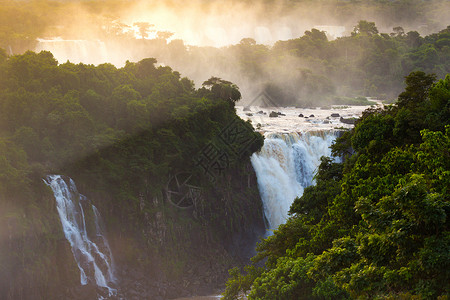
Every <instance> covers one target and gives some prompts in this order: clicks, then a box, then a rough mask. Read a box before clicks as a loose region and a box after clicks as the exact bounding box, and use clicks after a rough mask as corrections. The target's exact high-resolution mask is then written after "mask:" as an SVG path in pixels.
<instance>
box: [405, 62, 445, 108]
mask: <svg viewBox="0 0 450 300" xmlns="http://www.w3.org/2000/svg"><path fill="white" fill-rule="evenodd" d="M435 80H436V75H434V74H425V73H424V72H422V71H416V72H412V73H411V74H409V75H408V76H406V77H405V83H406V88H405V91H404V92H403V93H401V94H400V95H399V96H398V102H397V104H398V107H400V108H402V107H408V108H410V107H412V106H417V105H419V104H421V103H423V102H425V101H426V100H427V99H428V91H429V89H430V88H431V85H432V84H433V82H434V81H435Z"/></svg>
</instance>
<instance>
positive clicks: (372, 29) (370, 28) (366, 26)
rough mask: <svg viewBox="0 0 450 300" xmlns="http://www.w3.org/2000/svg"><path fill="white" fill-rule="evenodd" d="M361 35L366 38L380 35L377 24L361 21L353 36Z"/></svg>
mask: <svg viewBox="0 0 450 300" xmlns="http://www.w3.org/2000/svg"><path fill="white" fill-rule="evenodd" d="M359 34H360V35H366V36H372V35H375V34H378V29H377V27H376V26H375V22H368V21H366V20H361V21H359V22H358V24H357V25H356V26H355V27H354V29H353V32H352V36H354V35H359Z"/></svg>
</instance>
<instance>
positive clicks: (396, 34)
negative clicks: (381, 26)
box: [391, 26, 405, 37]
mask: <svg viewBox="0 0 450 300" xmlns="http://www.w3.org/2000/svg"><path fill="white" fill-rule="evenodd" d="M392 31H393V32H392V33H391V36H393V37H402V36H405V30H403V27H401V26H397V27H394V28H392Z"/></svg>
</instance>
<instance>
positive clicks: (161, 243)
mask: <svg viewBox="0 0 450 300" xmlns="http://www.w3.org/2000/svg"><path fill="white" fill-rule="evenodd" d="M191 2H192V3H191V4H192V7H191V8H189V9H188V8H187V7H185V5H181V4H179V3H178V4H177V2H176V1H135V0H131V1H123V0H113V1H109V0H108V1H106V0H104V1H82V0H73V1H69V0H67V1H63V0H54V1H50V0H31V1H21V0H14V1H9V0H0V298H2V299H3V298H5V299H8V300H10V299H77V298H78V299H80V298H85V299H91V298H99V297H103V296H105V295H106V294H104V293H103V292H104V291H99V290H96V288H97V287H95V286H94V285H93V284H91V283H89V284H88V285H87V286H80V270H79V269H78V267H77V265H76V263H75V261H74V255H73V253H72V252H71V249H70V248H69V246H68V245H67V244H68V243H67V241H66V239H65V237H64V234H63V232H62V229H61V222H60V220H59V219H58V214H57V211H56V207H55V198H54V196H53V194H52V191H51V189H50V188H49V187H48V186H47V185H46V184H45V183H44V181H43V179H44V178H45V177H46V176H47V175H49V174H61V175H63V176H64V177H65V178H68V177H70V178H73V180H74V182H76V184H77V187H78V189H79V191H80V193H82V194H84V195H86V196H87V198H86V199H89V200H88V201H90V202H92V203H95V206H96V207H98V210H99V211H100V212H101V214H102V216H103V219H104V221H105V225H106V228H107V229H108V230H107V231H108V232H107V233H108V239H109V240H110V243H111V248H112V252H113V254H114V257H115V260H116V263H117V270H116V271H117V273H116V276H117V277H118V279H119V281H118V282H119V283H118V284H117V286H115V288H117V289H118V291H119V293H118V295H117V296H118V297H119V298H120V297H122V298H124V299H132V298H133V297H134V298H140V299H172V298H176V297H180V296H190V295H196V294H197V295H198V294H212V293H218V290H217V289H218V288H221V287H223V283H224V282H225V281H226V279H227V278H228V270H229V269H230V271H229V275H230V276H229V281H228V283H227V286H226V290H225V291H224V297H225V299H239V298H243V297H247V298H248V299H350V298H359V299H370V298H380V299H382V298H383V299H384V298H386V299H397V298H405V299H410V298H412V299H447V298H448V295H449V294H450V286H449V277H450V276H449V275H450V274H449V272H450V271H449V270H450V256H449V253H450V235H449V220H448V213H449V211H450V204H449V203H450V202H449V201H450V198H449V195H450V191H449V187H450V154H449V149H450V123H449V121H450V75H448V74H449V73H450V26H447V25H448V20H449V17H450V16H449V12H450V10H448V5H449V4H448V0H429V1H422V0H394V1H385V0H369V1H353V0H352V1H346V0H322V1H312V0H295V1H292V0H283V1H275V0H260V1H257V2H255V1H249V0H234V1H225V0H219V1H206V0H195V1H191ZM180 3H181V2H180ZM153 11H155V14H154V15H152V14H151V13H152V12H153ZM158 13H161V16H160V17H159V18H156V15H157V14H158ZM139 14H141V16H140V17H138V18H136V19H133V18H132V17H130V16H134V15H139ZM145 14H149V15H150V16H151V17H155V18H154V22H153V19H152V18H150V17H149V18H147V19H145V18H144V17H143V16H142V15H145ZM280 16H283V18H280ZM239 18H240V19H245V20H247V21H248V24H244V25H245V26H244V25H242V26H243V27H242V28H240V27H236V26H240V25H241V24H240V23H236V24H238V25H234V24H233V22H234V21H235V20H238V19H239ZM161 20H162V21H161ZM173 20H176V21H179V22H173ZM216 20H219V21H220V22H218V23H217V24H216V23H215V21H216ZM161 22H162V23H161ZM164 22H167V24H171V25H173V24H174V23H177V26H179V27H173V28H171V27H170V26H169V25H168V26H169V27H164V26H163V23H164ZM446 22H447V23H446ZM180 24H181V25H180ZM320 24H325V25H330V26H344V27H345V32H344V33H343V34H344V35H343V36H341V37H337V38H336V37H334V36H332V34H331V32H326V31H321V30H319V29H315V28H314V26H315V25H320ZM233 26H235V27H233ZM183 27H186V28H183ZM236 28H238V29H239V30H238V31H237V32H238V34H236ZM255 28H259V29H261V28H262V29H261V30H263V31H262V32H264V33H269V34H265V35H267V36H269V35H270V33H272V34H273V35H271V37H272V40H267V41H260V40H258V38H257V37H256V36H253V34H254V33H255V32H256V31H255ZM279 28H282V29H286V28H287V29H289V30H288V31H290V35H291V36H290V37H287V38H279V37H278V35H277V34H275V33H276V30H277V29H279ZM184 29H186V30H190V33H193V32H194V33H195V34H191V36H189V35H185V36H183V35H182V34H180V32H177V30H184ZM208 29H209V30H212V32H213V34H212V35H214V36H213V37H211V34H210V35H209V36H208V34H205V32H207V31H208ZM213 29H214V30H216V31H214V30H213ZM240 29H242V30H243V31H244V32H245V34H248V36H249V37H246V38H242V32H241V31H240ZM233 30H234V31H235V32H234V33H233ZM217 32H218V33H220V34H221V35H220V36H218V35H217ZM184 33H186V32H184ZM237 35H239V36H240V37H239V39H237V40H235V36H237ZM244 36H246V35H244ZM56 37H60V40H61V41H62V43H61V44H58V45H59V46H60V48H62V49H64V47H65V46H64V45H66V46H67V47H69V48H70V47H72V46H73V45H74V44H77V45H81V46H80V47H84V46H85V44H84V42H86V41H95V45H96V46H101V47H102V49H100V50H101V51H104V52H105V57H107V58H108V59H111V60H112V58H114V59H115V61H111V62H108V63H100V64H98V65H94V64H86V63H74V62H70V61H65V60H64V61H59V62H58V61H57V59H56V58H55V56H54V55H55V54H52V53H51V52H49V51H41V52H40V51H34V50H36V49H38V48H39V47H43V44H45V41H44V40H45V39H48V40H50V41H51V40H52V39H54V38H56ZM192 37H194V38H192ZM189 38H192V39H191V40H189ZM214 38H217V39H218V40H220V38H223V41H222V40H221V41H220V43H219V42H218V43H217V44H214V42H215V41H214ZM48 40H47V41H48ZM79 49H81V48H78V50H79ZM78 50H77V51H78ZM85 50H86V49H85ZM95 51H99V49H94V50H93V49H89V51H85V52H86V53H88V55H91V56H95V55H94V52H95ZM78 52H80V53H82V52H83V51H78ZM77 54H78V53H77ZM169 66H171V67H169ZM172 68H173V69H172ZM175 70H177V71H175ZM222 78H223V79H222ZM405 79H406V81H405ZM405 83H406V88H405ZM261 95H263V96H264V97H267V98H269V99H270V100H271V102H272V104H274V105H275V106H297V107H311V106H314V107H318V106H329V105H331V104H338V105H368V104H370V103H372V102H369V101H367V99H366V98H367V97H376V98H378V99H382V100H386V101H385V103H386V105H385V106H384V107H383V108H379V109H378V108H377V109H375V108H371V109H369V110H366V111H365V112H364V113H363V115H362V117H361V118H360V119H359V120H358V121H356V124H355V127H354V128H353V129H352V130H349V131H345V132H344V131H343V132H342V135H341V136H340V137H339V138H338V139H337V141H336V142H335V143H334V145H333V146H332V152H333V155H334V158H326V157H323V158H322V160H321V164H320V166H319V168H318V171H317V174H316V176H315V185H314V186H310V187H308V188H306V189H305V191H304V194H303V196H302V197H300V198H297V199H295V201H294V203H293V204H292V206H291V208H290V212H289V215H290V217H289V219H288V220H287V222H286V223H285V224H283V225H281V226H280V227H279V228H278V229H276V230H274V232H273V234H272V235H270V236H269V237H267V238H265V239H263V240H262V241H261V242H260V243H259V244H258V246H257V249H256V250H257V254H256V256H254V257H253V259H252V264H251V265H249V266H247V267H245V268H244V267H243V265H244V264H245V263H247V262H248V259H249V257H250V256H253V255H254V245H255V243H256V240H257V239H258V237H259V236H261V235H263V234H264V230H265V228H264V217H263V215H264V213H263V207H262V203H261V197H260V194H259V191H258V186H257V179H256V174H255V171H254V169H253V168H252V165H251V162H250V156H251V155H252V154H253V153H255V152H258V151H259V150H260V149H261V147H262V146H263V144H264V137H263V136H262V134H261V133H259V132H256V131H255V129H254V128H253V125H252V124H251V122H250V121H244V120H242V119H240V118H239V117H238V116H237V115H236V109H235V105H236V103H237V102H238V101H240V102H239V104H242V105H258V104H261V102H259V100H261V99H260V98H261ZM387 103H391V104H389V105H387ZM339 130H341V129H339ZM338 157H339V158H340V159H335V158H338ZM338 161H339V162H338ZM340 161H342V162H340ZM180 178H183V179H186V181H187V180H189V186H188V191H189V195H190V196H189V197H188V198H186V197H182V198H181V200H180V198H176V196H172V197H174V198H171V196H170V195H171V194H170V193H169V191H170V190H171V189H172V188H173V187H174V186H173V183H174V182H176V183H177V184H178V180H179V179H180ZM183 188H185V189H186V186H183ZM180 193H186V190H182V191H181V189H180ZM172 195H173V194H172ZM177 199H178V200H179V201H178V200H177ZM174 200H177V201H174ZM86 218H87V223H88V225H89V223H90V225H91V226H92V224H93V222H92V218H93V216H87V217H86ZM89 218H91V219H90V220H89ZM236 266H238V267H236ZM241 267H243V268H241ZM222 291H223V290H222ZM105 297H106V296H105Z"/></svg>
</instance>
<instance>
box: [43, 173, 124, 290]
mask: <svg viewBox="0 0 450 300" xmlns="http://www.w3.org/2000/svg"><path fill="white" fill-rule="evenodd" d="M46 183H47V184H48V185H49V186H50V187H51V189H52V190H53V194H54V196H55V199H56V207H57V210H58V214H59V218H60V220H61V224H62V227H63V231H64V235H65V237H66V239H67V240H68V241H69V243H70V246H71V248H72V253H73V256H74V258H75V260H76V262H77V265H78V268H79V269H80V277H81V278H80V281H81V284H82V285H86V284H88V283H92V284H96V285H97V286H99V287H103V288H106V289H108V291H109V295H110V296H112V295H115V294H116V293H117V292H116V290H115V289H113V288H111V287H110V285H111V283H114V282H115V277H114V268H113V258H112V254H111V249H110V247H109V244H108V241H107V239H106V237H105V235H104V232H103V229H102V227H103V225H102V221H101V217H100V213H99V212H98V210H97V208H96V207H95V206H94V205H90V204H89V203H88V201H87V199H86V197H84V196H83V195H81V194H79V193H78V191H77V188H76V186H75V183H74V182H73V180H72V179H69V184H67V182H66V181H65V180H64V179H63V178H62V177H61V176H60V175H50V176H47V181H46ZM83 206H84V207H85V208H83ZM86 207H87V208H88V209H89V211H88V210H86V213H91V214H93V216H94V218H93V221H94V223H95V228H93V229H92V230H91V231H93V232H92V233H91V232H90V231H89V230H88V228H87V227H86V219H85V209H86ZM94 240H95V242H94Z"/></svg>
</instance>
